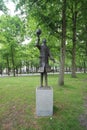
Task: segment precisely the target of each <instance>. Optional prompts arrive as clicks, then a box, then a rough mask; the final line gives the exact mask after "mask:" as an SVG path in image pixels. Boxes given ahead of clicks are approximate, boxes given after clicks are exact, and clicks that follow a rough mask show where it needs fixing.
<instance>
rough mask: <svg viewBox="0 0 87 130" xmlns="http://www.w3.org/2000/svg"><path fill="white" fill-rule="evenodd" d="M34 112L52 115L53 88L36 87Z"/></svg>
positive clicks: (39, 114)
mask: <svg viewBox="0 0 87 130" xmlns="http://www.w3.org/2000/svg"><path fill="white" fill-rule="evenodd" d="M36 114H37V116H52V115H53V88H52V87H47V88H46V87H38V88H36Z"/></svg>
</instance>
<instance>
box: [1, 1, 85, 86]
mask: <svg viewBox="0 0 87 130" xmlns="http://www.w3.org/2000/svg"><path fill="white" fill-rule="evenodd" d="M13 2H15V4H16V10H18V9H20V11H21V14H20V16H13V17H11V16H9V15H7V14H6V15H2V16H0V52H1V53H0V70H3V69H4V68H7V70H8V74H9V72H10V70H13V74H14V76H15V72H16V71H17V72H18V69H19V68H20V72H21V68H22V66H24V65H25V66H27V67H26V68H27V70H29V67H30V66H31V68H32V66H35V67H36V68H37V66H38V56H39V54H38V53H39V52H38V50H37V49H36V48H35V46H34V44H35V40H36V35H35V32H36V29H37V28H41V29H42V30H43V34H42V37H46V38H47V41H48V43H47V44H48V46H49V48H50V49H51V52H52V55H53V56H54V58H55V59H56V61H57V63H55V66H57V67H58V66H59V64H58V62H59V63H60V76H59V84H60V85H64V71H65V67H66V68H72V77H76V67H78V68H80V69H81V68H84V72H86V68H87V38H86V35H87V16H86V13H85V12H86V9H87V4H86V2H87V0H85V1H83V0H80V1H79V0H73V1H70V0H68V1H67V0H55V1H47V0H43V1H42V0H39V1H35V0H27V1H24V0H18V1H17V0H13ZM3 4H4V3H3ZM3 10H4V9H3ZM5 10H6V8H5ZM5 12H6V11H5ZM27 38H31V39H32V40H31V42H29V44H28V45H22V44H21V43H22V42H23V41H24V40H25V39H27ZM51 64H52V63H51ZM52 65H53V64H52ZM15 70H16V71H15Z"/></svg>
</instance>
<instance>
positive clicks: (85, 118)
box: [79, 79, 87, 129]
mask: <svg viewBox="0 0 87 130" xmlns="http://www.w3.org/2000/svg"><path fill="white" fill-rule="evenodd" d="M85 82H87V79H85ZM85 87H87V85H86V86H85ZM83 100H84V104H83V105H84V113H83V114H81V115H80V117H79V121H80V124H81V125H82V126H83V127H85V128H86V129H87V91H86V92H84V97H83Z"/></svg>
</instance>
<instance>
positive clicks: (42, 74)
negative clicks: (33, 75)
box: [41, 73, 43, 87]
mask: <svg viewBox="0 0 87 130" xmlns="http://www.w3.org/2000/svg"><path fill="white" fill-rule="evenodd" d="M41 87H43V73H41Z"/></svg>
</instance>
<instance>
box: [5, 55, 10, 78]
mask: <svg viewBox="0 0 87 130" xmlns="http://www.w3.org/2000/svg"><path fill="white" fill-rule="evenodd" d="M6 60H7V69H8V70H7V74H8V76H9V75H10V67H9V58H8V56H7V57H6Z"/></svg>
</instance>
